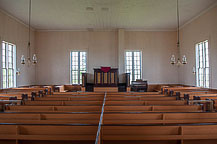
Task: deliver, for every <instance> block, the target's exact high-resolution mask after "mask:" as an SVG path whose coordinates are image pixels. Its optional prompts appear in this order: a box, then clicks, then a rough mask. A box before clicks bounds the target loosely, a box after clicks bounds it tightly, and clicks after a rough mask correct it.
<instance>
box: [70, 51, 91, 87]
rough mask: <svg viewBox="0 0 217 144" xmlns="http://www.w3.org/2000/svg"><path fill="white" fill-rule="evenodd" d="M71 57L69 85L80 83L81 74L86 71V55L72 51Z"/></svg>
mask: <svg viewBox="0 0 217 144" xmlns="http://www.w3.org/2000/svg"><path fill="white" fill-rule="evenodd" d="M70 57H71V84H81V83H82V73H85V72H86V71H87V53H86V52H82V51H72V52H71V54H70Z"/></svg>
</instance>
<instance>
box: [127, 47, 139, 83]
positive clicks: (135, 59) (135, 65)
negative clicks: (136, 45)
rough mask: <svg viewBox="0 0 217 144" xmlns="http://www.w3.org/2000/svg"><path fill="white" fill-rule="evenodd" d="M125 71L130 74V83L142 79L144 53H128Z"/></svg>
mask: <svg viewBox="0 0 217 144" xmlns="http://www.w3.org/2000/svg"><path fill="white" fill-rule="evenodd" d="M125 71H126V73H130V82H131V81H135V80H136V79H141V78H142V52H141V51H126V53H125Z"/></svg>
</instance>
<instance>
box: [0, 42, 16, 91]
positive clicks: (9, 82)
mask: <svg viewBox="0 0 217 144" xmlns="http://www.w3.org/2000/svg"><path fill="white" fill-rule="evenodd" d="M11 87H16V46H15V45H14V44H11V43H8V42H5V41H2V88H11Z"/></svg>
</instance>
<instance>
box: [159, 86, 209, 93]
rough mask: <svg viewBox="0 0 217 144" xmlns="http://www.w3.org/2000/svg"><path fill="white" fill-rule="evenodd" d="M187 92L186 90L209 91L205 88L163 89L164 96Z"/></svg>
mask: <svg viewBox="0 0 217 144" xmlns="http://www.w3.org/2000/svg"><path fill="white" fill-rule="evenodd" d="M183 90H184V91H185V90H191V91H192V90H197V91H198V90H208V89H205V88H201V87H166V88H163V91H164V93H163V94H167V95H173V93H174V91H183Z"/></svg>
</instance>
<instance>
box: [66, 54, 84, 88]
mask: <svg viewBox="0 0 217 144" xmlns="http://www.w3.org/2000/svg"><path fill="white" fill-rule="evenodd" d="M73 52H78V70H77V72H78V75H77V76H76V77H77V80H78V83H73V75H72V71H73V69H72V60H73V59H72V53H73ZM81 52H85V53H86V61H85V63H86V66H85V72H87V51H84V50H83V51H80V50H74V51H70V84H76V85H81V84H82V75H81V74H80V72H81V71H82V70H81V67H80V66H81V60H80V54H81ZM75 71H76V70H75Z"/></svg>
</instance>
